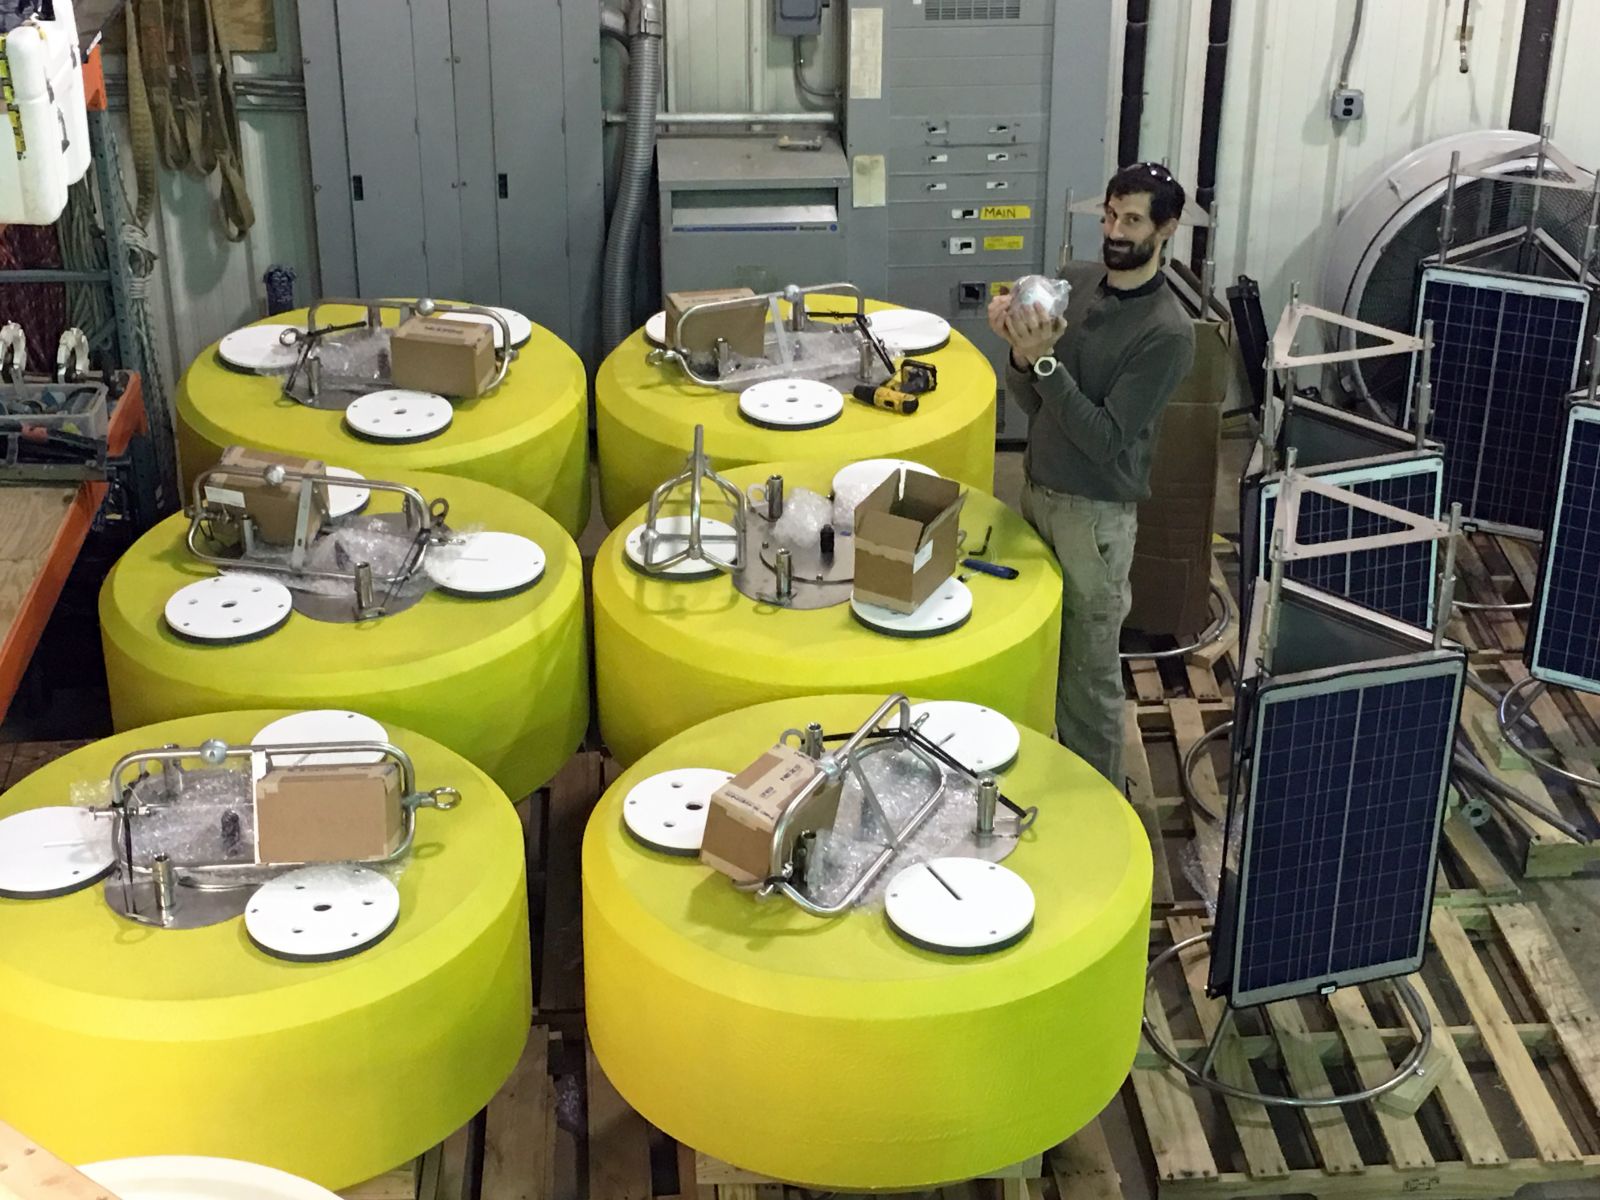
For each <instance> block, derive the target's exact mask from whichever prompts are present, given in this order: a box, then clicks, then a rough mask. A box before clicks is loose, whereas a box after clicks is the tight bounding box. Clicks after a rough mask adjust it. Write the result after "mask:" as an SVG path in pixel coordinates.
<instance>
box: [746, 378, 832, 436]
mask: <svg viewBox="0 0 1600 1200" xmlns="http://www.w3.org/2000/svg"><path fill="white" fill-rule="evenodd" d="M843 411H844V396H843V395H841V394H840V392H839V389H838V388H836V387H834V386H832V385H831V384H827V383H822V382H820V381H818V380H815V379H769V380H767V381H766V382H765V383H756V384H752V385H751V386H749V387H747V388H745V390H744V391H743V392H741V393H740V394H739V415H740V416H742V417H744V419H745V420H746V421H749V422H750V423H751V424H753V425H761V426H764V427H765V428H768V429H815V428H817V427H818V426H819V425H826V424H828V423H829V422H831V421H837V420H838V419H839V414H840V413H842V412H843Z"/></svg>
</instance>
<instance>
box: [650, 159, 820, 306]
mask: <svg viewBox="0 0 1600 1200" xmlns="http://www.w3.org/2000/svg"><path fill="white" fill-rule="evenodd" d="M790 144H791V143H790V141H789V140H788V139H782V138H780V137H779V136H777V135H772V134H768V135H763V136H758V137H698V138H697V137H674V138H662V139H661V141H660V142H659V143H658V144H657V146H656V162H657V165H658V169H659V175H660V180H661V288H662V291H663V292H685V291H699V290H703V289H708V288H723V287H748V288H750V289H751V290H753V291H756V292H775V291H778V290H780V289H781V288H783V287H785V286H786V285H788V284H791V283H795V284H799V285H800V286H802V287H805V286H809V285H811V284H818V283H835V282H838V281H839V280H843V279H848V278H850V272H849V270H848V267H847V264H846V258H845V234H844V229H845V223H846V217H847V213H848V211H849V210H848V208H847V207H846V204H847V201H846V197H847V196H848V192H849V183H850V172H849V168H848V166H847V165H846V163H845V157H844V150H843V148H842V147H841V146H840V145H839V142H838V140H837V139H835V138H832V137H826V138H823V139H822V140H821V143H820V145H818V146H816V148H814V149H788V148H786V147H787V146H788V145H790Z"/></svg>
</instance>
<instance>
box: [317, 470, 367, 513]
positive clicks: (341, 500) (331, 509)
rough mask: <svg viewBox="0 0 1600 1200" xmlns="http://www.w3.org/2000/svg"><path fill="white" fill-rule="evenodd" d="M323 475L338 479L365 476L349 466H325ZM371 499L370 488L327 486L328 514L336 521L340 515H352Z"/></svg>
mask: <svg viewBox="0 0 1600 1200" xmlns="http://www.w3.org/2000/svg"><path fill="white" fill-rule="evenodd" d="M322 473H323V474H324V475H333V476H335V477H336V478H339V479H356V480H362V479H365V478H366V476H365V475H363V474H362V473H361V472H360V471H352V470H351V469H350V468H349V467H327V468H326V469H324V471H323V472H322ZM370 499H372V489H371V488H364V487H339V486H335V485H332V484H330V485H329V486H328V516H329V517H331V518H332V519H333V520H335V521H337V520H339V519H340V518H341V517H353V516H355V514H356V513H358V512H360V511H361V510H362V509H363V508H365V507H366V506H367V501H368V500H370Z"/></svg>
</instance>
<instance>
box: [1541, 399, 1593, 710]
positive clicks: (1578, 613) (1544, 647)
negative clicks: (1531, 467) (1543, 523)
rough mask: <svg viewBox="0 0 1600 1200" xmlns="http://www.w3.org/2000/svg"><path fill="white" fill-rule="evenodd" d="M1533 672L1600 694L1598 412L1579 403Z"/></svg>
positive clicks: (1547, 554) (1546, 567) (1550, 547)
mask: <svg viewBox="0 0 1600 1200" xmlns="http://www.w3.org/2000/svg"><path fill="white" fill-rule="evenodd" d="M1533 627H1534V636H1533V638H1532V640H1531V651H1530V653H1529V664H1528V665H1529V670H1530V671H1531V672H1532V673H1533V674H1534V675H1535V676H1536V677H1537V678H1539V679H1543V680H1545V681H1546V682H1548V683H1556V684H1563V685H1565V686H1568V687H1577V688H1582V689H1583V690H1585V691H1591V692H1600V409H1597V408H1595V407H1593V406H1591V405H1575V406H1573V409H1572V411H1571V414H1570V416H1569V418H1568V422H1567V433H1566V447H1565V452H1564V454H1563V461H1562V467H1561V473H1560V481H1559V485H1558V487H1557V489H1556V503H1555V512H1554V514H1553V516H1552V518H1551V527H1550V536H1549V538H1548V539H1547V540H1546V542H1545V549H1544V563H1543V578H1542V582H1541V586H1540V589H1539V598H1538V605H1537V608H1536V611H1535V612H1534V614H1533Z"/></svg>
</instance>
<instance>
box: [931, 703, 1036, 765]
mask: <svg viewBox="0 0 1600 1200" xmlns="http://www.w3.org/2000/svg"><path fill="white" fill-rule="evenodd" d="M924 714H926V716H927V718H928V719H927V720H926V721H924V722H923V723H922V725H921V726H920V727H919V728H920V731H921V733H922V736H923V737H925V738H927V739H928V740H929V741H930V742H933V743H934V744H935V745H937V746H938V747H939V748H940V749H941V750H943V751H944V752H945V753H946V754H948V755H949V756H950V757H951V758H953V759H955V760H956V761H957V762H959V763H961V764H962V766H964V767H966V768H967V769H968V770H969V771H972V772H974V773H976V774H981V773H983V772H985V771H998V770H1000V769H1001V768H1002V767H1006V766H1009V765H1010V764H1011V762H1012V760H1014V759H1015V758H1016V757H1017V751H1018V749H1019V748H1020V747H1021V746H1022V735H1021V734H1020V733H1019V732H1017V726H1016V723H1015V722H1013V721H1012V720H1011V718H1010V717H1008V716H1006V715H1005V714H1004V713H997V712H995V711H994V709H992V708H985V707H984V706H983V705H981V704H972V703H970V702H969V701H966V700H929V701H926V702H925V703H922V704H915V705H912V707H911V719H912V720H913V721H915V720H917V719H918V718H919V717H921V716H923V715H924Z"/></svg>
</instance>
